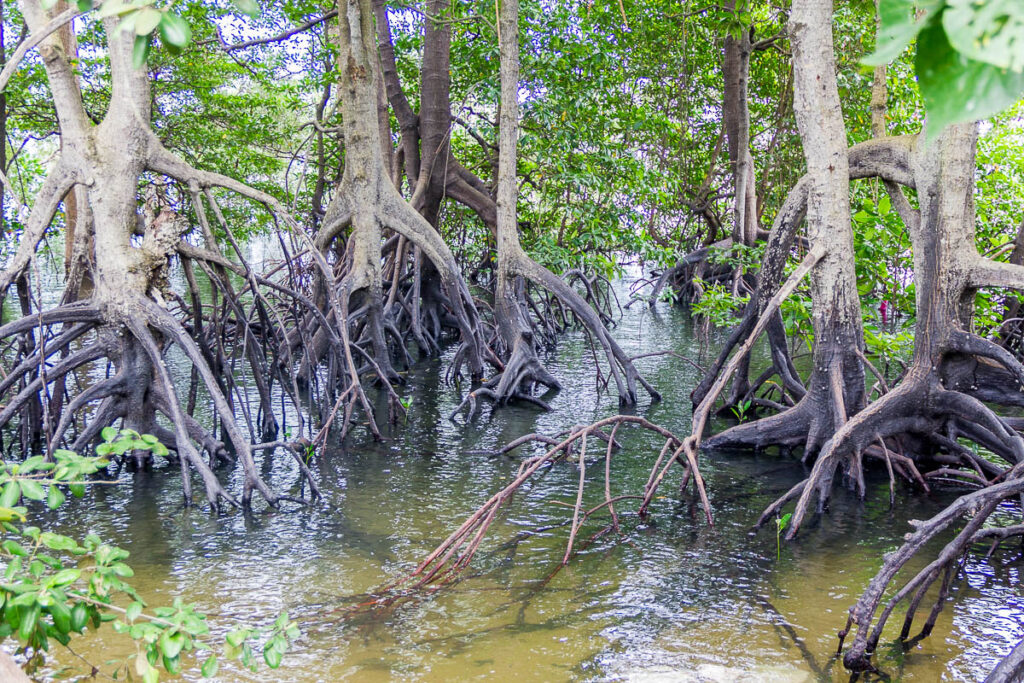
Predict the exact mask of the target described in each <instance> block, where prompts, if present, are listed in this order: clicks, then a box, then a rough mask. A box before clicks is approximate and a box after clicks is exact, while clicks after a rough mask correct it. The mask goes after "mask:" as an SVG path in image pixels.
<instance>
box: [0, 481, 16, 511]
mask: <svg viewBox="0 0 1024 683" xmlns="http://www.w3.org/2000/svg"><path fill="white" fill-rule="evenodd" d="M20 499H21V486H20V485H19V484H18V482H16V481H14V480H11V481H9V482H7V483H6V484H4V490H3V493H0V507H4V508H8V509H9V508H12V507H14V506H15V505H16V504H17V502H18V500H20Z"/></svg>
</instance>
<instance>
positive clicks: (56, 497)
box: [46, 485, 65, 510]
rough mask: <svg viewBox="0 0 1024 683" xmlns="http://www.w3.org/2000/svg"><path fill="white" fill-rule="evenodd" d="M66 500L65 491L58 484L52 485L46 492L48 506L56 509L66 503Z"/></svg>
mask: <svg viewBox="0 0 1024 683" xmlns="http://www.w3.org/2000/svg"><path fill="white" fill-rule="evenodd" d="M64 500H65V496H64V492H63V491H61V490H60V489H59V488H57V487H56V486H53V485H51V486H50V490H49V491H47V493H46V507H48V508H50V509H51V510H56V509H57V508H59V507H60V506H61V505H63V504H64Z"/></svg>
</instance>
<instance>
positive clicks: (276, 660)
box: [263, 639, 282, 669]
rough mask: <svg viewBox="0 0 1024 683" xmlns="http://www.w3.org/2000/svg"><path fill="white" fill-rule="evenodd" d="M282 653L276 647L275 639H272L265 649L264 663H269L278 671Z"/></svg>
mask: <svg viewBox="0 0 1024 683" xmlns="http://www.w3.org/2000/svg"><path fill="white" fill-rule="evenodd" d="M281 657H282V654H281V651H280V650H279V649H278V648H277V646H276V645H274V639H271V640H270V641H269V642H267V644H266V645H265V646H264V647H263V661H265V662H266V663H267V666H269V667H270V668H271V669H276V668H277V667H279V666H281Z"/></svg>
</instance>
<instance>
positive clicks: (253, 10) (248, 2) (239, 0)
mask: <svg viewBox="0 0 1024 683" xmlns="http://www.w3.org/2000/svg"><path fill="white" fill-rule="evenodd" d="M234 2H235V7H237V8H238V10H239V11H240V12H242V13H243V14H248V15H249V16H250V17H252V18H253V19H256V18H258V17H259V16H260V6H259V4H258V3H257V2H256V0H234Z"/></svg>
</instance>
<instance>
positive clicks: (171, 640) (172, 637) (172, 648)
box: [160, 631, 185, 659]
mask: <svg viewBox="0 0 1024 683" xmlns="http://www.w3.org/2000/svg"><path fill="white" fill-rule="evenodd" d="M184 644H185V635H184V634H183V633H179V632H177V631H164V633H163V635H162V636H160V651H161V653H162V654H163V656H164V657H167V658H168V659H174V658H175V657H177V656H178V653H179V652H181V648H182V646H183V645H184Z"/></svg>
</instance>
